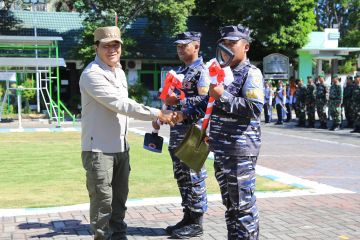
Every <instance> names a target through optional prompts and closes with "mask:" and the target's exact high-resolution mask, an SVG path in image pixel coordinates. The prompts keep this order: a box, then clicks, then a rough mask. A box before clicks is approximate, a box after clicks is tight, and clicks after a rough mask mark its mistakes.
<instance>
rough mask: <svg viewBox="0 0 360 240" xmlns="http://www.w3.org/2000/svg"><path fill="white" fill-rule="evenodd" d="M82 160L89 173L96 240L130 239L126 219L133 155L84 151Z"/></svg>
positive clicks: (92, 224) (92, 222)
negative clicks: (127, 234) (131, 157)
mask: <svg viewBox="0 0 360 240" xmlns="http://www.w3.org/2000/svg"><path fill="white" fill-rule="evenodd" d="M81 158H82V162H83V166H84V168H85V170H86V187H87V190H88V192H89V197H90V226H91V229H92V231H93V232H94V235H95V237H94V239H96V240H103V239H111V240H118V239H127V238H126V223H125V222H124V218H125V212H126V206H125V203H126V200H127V196H128V192H129V174H130V163H129V152H128V151H126V152H121V153H101V152H89V151H83V152H82V153H81Z"/></svg>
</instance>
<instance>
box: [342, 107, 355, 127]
mask: <svg viewBox="0 0 360 240" xmlns="http://www.w3.org/2000/svg"><path fill="white" fill-rule="evenodd" d="M344 112H345V117H346V120H347V122H348V124H350V125H352V123H353V122H354V120H355V117H356V116H355V112H354V109H353V108H352V106H351V104H349V103H347V104H345V105H344Z"/></svg>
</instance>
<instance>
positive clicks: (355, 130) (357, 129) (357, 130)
mask: <svg viewBox="0 0 360 240" xmlns="http://www.w3.org/2000/svg"><path fill="white" fill-rule="evenodd" d="M350 133H360V129H359V128H355V129H354V130H352V131H350Z"/></svg>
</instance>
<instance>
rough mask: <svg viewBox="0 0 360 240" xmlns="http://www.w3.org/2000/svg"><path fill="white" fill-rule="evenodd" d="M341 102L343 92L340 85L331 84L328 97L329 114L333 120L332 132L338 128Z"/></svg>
mask: <svg viewBox="0 0 360 240" xmlns="http://www.w3.org/2000/svg"><path fill="white" fill-rule="evenodd" d="M342 100H343V90H342V87H341V85H340V84H333V85H331V87H330V96H329V112H330V116H331V118H332V119H333V126H332V128H331V129H332V130H334V129H336V128H337V127H340V124H341V120H340V115H341V103H342Z"/></svg>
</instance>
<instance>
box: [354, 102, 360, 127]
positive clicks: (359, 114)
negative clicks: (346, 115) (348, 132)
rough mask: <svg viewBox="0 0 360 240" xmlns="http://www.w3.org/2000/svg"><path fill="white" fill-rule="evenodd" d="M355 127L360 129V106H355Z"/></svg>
mask: <svg viewBox="0 0 360 240" xmlns="http://www.w3.org/2000/svg"><path fill="white" fill-rule="evenodd" d="M354 128H355V129H360V108H358V107H355V108H354Z"/></svg>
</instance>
